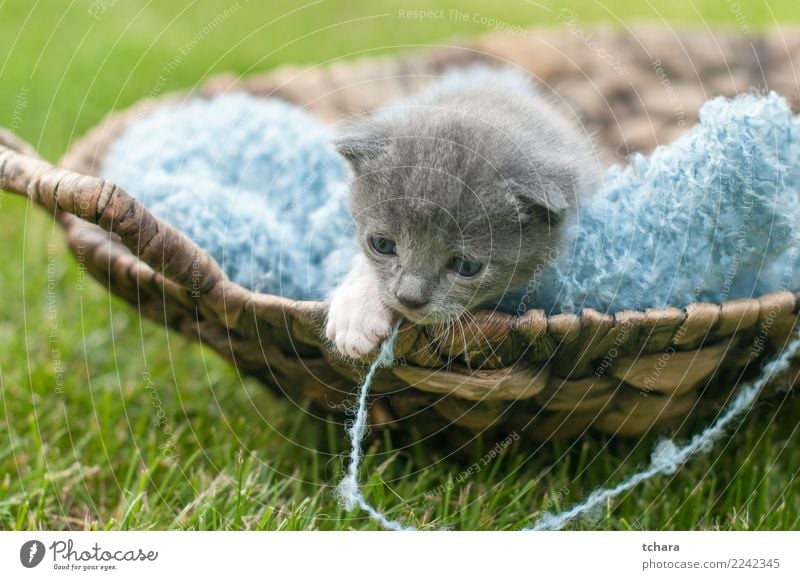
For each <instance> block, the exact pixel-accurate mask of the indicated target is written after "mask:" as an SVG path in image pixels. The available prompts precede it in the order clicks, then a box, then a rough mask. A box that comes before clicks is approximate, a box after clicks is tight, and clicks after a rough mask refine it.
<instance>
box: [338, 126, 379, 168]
mask: <svg viewBox="0 0 800 580" xmlns="http://www.w3.org/2000/svg"><path fill="white" fill-rule="evenodd" d="M333 145H334V147H336V150H337V151H338V152H339V155H341V156H342V157H344V158H345V159H347V161H349V162H350V164H351V165H352V166H353V169H355V170H356V171H359V169H360V167H361V165H362V164H363V163H364V161H368V160H371V159H376V158H377V157H378V156H380V155H381V154H382V153H383V152H384V151H386V147H387V144H386V140H385V139H380V138H376V137H367V136H364V135H348V136H345V137H341V138H339V139H335V140H334V142H333Z"/></svg>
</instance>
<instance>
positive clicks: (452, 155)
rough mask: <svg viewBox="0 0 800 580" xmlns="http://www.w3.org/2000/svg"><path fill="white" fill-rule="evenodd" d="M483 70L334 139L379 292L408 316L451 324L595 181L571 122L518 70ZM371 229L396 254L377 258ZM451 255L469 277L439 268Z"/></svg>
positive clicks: (553, 245)
mask: <svg viewBox="0 0 800 580" xmlns="http://www.w3.org/2000/svg"><path fill="white" fill-rule="evenodd" d="M492 74H493V73H486V74H484V75H477V76H476V78H475V80H474V81H473V82H467V83H463V82H462V83H460V84H456V85H454V86H453V87H450V88H441V87H440V88H434V89H429V90H428V91H426V92H424V93H422V94H421V95H418V96H417V97H414V98H412V99H410V100H409V101H407V102H405V103H403V104H402V105H401V106H399V107H394V108H391V109H386V110H383V111H379V112H377V113H375V114H372V115H370V116H368V117H363V118H360V119H357V120H355V121H353V122H352V123H351V124H350V127H348V129H347V131H346V133H345V135H344V136H343V137H342V138H341V139H339V140H338V141H337V143H336V145H337V149H338V150H339V152H340V153H341V154H342V155H343V156H344V157H345V158H346V159H347V160H348V161H349V162H350V164H351V166H352V168H353V171H354V179H353V182H352V186H351V187H352V195H351V200H350V210H351V213H352V215H353V217H354V220H355V222H356V224H357V230H358V239H359V243H360V245H361V250H362V252H363V253H364V255H365V256H367V257H368V259H369V261H370V263H371V266H372V268H373V270H374V272H375V274H376V276H377V278H378V279H379V280H380V292H381V297H382V299H383V301H384V302H385V303H386V305H388V306H389V307H390V308H391V309H393V310H395V311H397V312H400V313H401V314H403V315H404V316H406V317H408V318H410V319H412V320H415V321H417V322H440V321H445V320H453V319H455V318H457V317H460V316H461V315H462V314H463V313H464V312H466V311H468V310H471V309H473V308H475V307H477V306H479V305H480V304H482V303H484V302H486V301H487V300H488V299H490V298H495V297H498V296H500V295H502V294H503V293H504V292H506V291H509V290H512V289H515V288H517V287H519V286H520V285H522V284H524V283H525V282H526V281H527V280H529V279H530V277H531V276H532V275H533V274H534V272H536V271H537V268H539V269H540V268H541V265H542V264H543V263H544V262H545V261H547V260H548V259H550V258H552V257H554V255H555V253H556V252H557V250H558V247H559V236H560V227H559V225H560V223H561V221H562V218H563V217H564V215H565V213H566V212H568V211H573V210H574V208H575V207H576V206H577V201H578V200H579V199H580V198H581V197H583V196H584V195H587V194H588V193H589V192H591V191H592V190H593V189H595V188H596V187H597V184H598V180H599V175H600V166H599V163H598V161H597V159H596V155H595V151H594V148H593V147H592V144H591V141H590V139H589V137H588V136H587V135H585V133H584V132H583V131H582V130H581V128H580V127H579V126H578V125H577V124H576V123H573V122H571V121H570V120H569V119H568V118H567V117H566V116H564V115H563V114H562V112H561V111H560V110H559V109H558V108H557V107H555V106H554V105H552V104H551V103H550V102H548V101H547V100H546V99H545V98H544V97H542V96H541V95H539V94H537V93H536V92H535V91H534V90H533V88H532V87H531V86H530V85H528V86H527V87H525V86H523V85H524V83H521V82H520V80H519V78H520V77H515V79H514V81H513V82H506V81H507V78H508V77H507V73H505V74H506V76H505V77H503V76H502V75H500V74H499V73H495V74H497V82H492V81H493V78H492ZM525 82H527V81H525ZM371 234H382V235H384V236H387V237H389V238H392V239H393V240H394V241H395V242H396V243H397V255H396V256H383V255H380V254H377V253H376V252H375V251H374V250H373V249H372V248H371V247H370V245H369V243H368V241H367V238H368V236H369V235H371ZM462 253H463V255H465V256H468V257H471V258H473V259H477V260H479V261H481V262H482V263H483V264H484V267H483V270H482V271H481V272H480V274H478V275H477V276H476V277H475V278H462V277H459V276H458V275H457V274H455V273H454V272H452V271H451V270H449V269H448V263H449V261H450V259H451V258H452V257H453V256H454V255H461V254H462ZM398 296H399V298H398ZM400 299H404V300H406V301H407V302H411V303H413V302H419V303H426V305H425V306H423V307H421V308H415V309H410V308H407V307H404V306H403V303H402V302H401V300H400Z"/></svg>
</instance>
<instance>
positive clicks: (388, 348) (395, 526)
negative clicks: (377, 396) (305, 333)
mask: <svg viewBox="0 0 800 580" xmlns="http://www.w3.org/2000/svg"><path fill="white" fill-rule="evenodd" d="M401 322H402V321H398V322H397V323H396V324H395V325H394V329H393V330H392V334H391V335H390V336H389V338H387V339H386V340H384V341H383V344H382V345H381V350H380V353H379V354H378V356H377V357H376V358H375V360H374V361H372V364H371V365H370V367H369V371H368V372H367V374H366V375H365V376H364V380H363V381H362V382H361V386H360V387H359V392H358V404H357V406H356V414H355V418H354V419H353V424H352V425H350V427H349V428H348V429H347V434H348V436H349V437H350V465H349V466H348V467H347V473H346V474H345V476H344V478H343V479H342V481H341V482H340V483H339V486H338V487H337V490H336V491H337V495H338V496H339V501H340V502H341V503H342V505H344V508H345V509H346V510H347V511H352V510H354V509H355V508H356V507H360V508H361V509H362V510H364V511H365V512H367V514H369V517H371V518H372V519H373V520H375V521H377V522H378V523H380V524H381V525H382V526H383V527H384V528H386V529H387V530H393V531H412V530H414V529H415V528H413V527H409V526H404V525H403V524H401V523H399V522H396V521H394V520H390V519H389V518H387V517H386V516H384V515H383V514H382V513H381V512H379V511H378V510H377V509H376V508H375V507H373V506H372V505H371V504H370V503H369V502H368V501H367V500H366V498H365V497H364V494H363V493H362V492H361V486H360V485H359V484H358V471H359V468H360V466H361V460H362V459H363V457H364V453H363V450H362V448H361V445H362V442H363V440H364V435H365V434H366V431H367V396H368V395H369V387H370V385H371V384H372V379H373V378H374V377H375V373H376V372H378V369H379V368H381V367H384V366H389V365H391V364H392V362H393V361H394V344H395V342H396V341H397V334H398V332H399V330H400V323H401Z"/></svg>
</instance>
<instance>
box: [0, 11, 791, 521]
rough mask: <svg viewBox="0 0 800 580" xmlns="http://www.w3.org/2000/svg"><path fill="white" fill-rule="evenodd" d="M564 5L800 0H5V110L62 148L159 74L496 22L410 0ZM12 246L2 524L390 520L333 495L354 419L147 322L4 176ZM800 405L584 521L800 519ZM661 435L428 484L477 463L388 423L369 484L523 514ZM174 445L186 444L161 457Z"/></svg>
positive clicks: (451, 514) (613, 471)
mask: <svg viewBox="0 0 800 580" xmlns="http://www.w3.org/2000/svg"><path fill="white" fill-rule="evenodd" d="M564 7H568V8H570V9H571V10H572V11H573V12H574V13H575V14H577V15H578V16H579V17H580V20H581V22H582V23H583V24H585V25H587V26H589V25H591V23H594V22H601V21H602V22H607V23H610V24H611V25H613V26H620V27H621V26H625V24H627V23H630V22H631V21H634V20H650V21H657V22H664V23H669V24H670V25H674V26H678V25H692V26H700V27H714V26H719V25H727V26H731V27H739V28H740V29H741V28H742V27H743V26H746V27H747V28H749V29H750V30H752V31H754V32H755V31H757V30H759V29H760V28H764V27H770V26H774V25H776V24H777V23H789V22H791V21H797V20H800V10H798V7H797V2H796V0H774V1H769V2H768V1H746V2H745V1H744V0H740V2H738V3H736V2H728V1H724V0H702V1H699V0H696V1H694V2H691V1H690V2H648V1H643V2H642V1H638V0H608V1H606V2H602V3H601V2H591V1H586V2H557V3H556V2H552V1H549V0H543V1H542V2H528V1H523V0H508V1H504V2H496V3H487V2H485V1H478V0H463V1H461V2H455V1H439V0H428V1H426V2H420V1H415V2H389V1H377V2H376V1H367V0H350V1H344V0H342V1H317V2H310V3H308V4H302V3H296V2H256V1H249V2H248V1H245V0H239V1H238V2H228V1H214V2H209V1H206V2H184V1H178V0H160V1H157V2H156V1H151V2H138V1H135V2H134V1H116V0H94V1H88V0H81V1H72V2H66V1H64V2H62V1H58V0H54V1H44V0H35V1H31V0H5V1H3V0H0V45H2V46H3V50H2V51H1V52H0V125H2V126H5V127H8V128H12V129H13V130H14V131H15V132H16V133H17V134H18V135H19V136H21V137H23V138H24V139H26V140H27V141H29V142H30V143H32V144H33V145H34V146H35V147H36V148H37V149H38V150H39V151H40V152H41V154H42V155H43V156H45V157H46V158H48V159H51V160H56V159H58V157H59V156H60V155H61V154H63V153H64V152H65V151H66V149H67V148H68V147H69V145H70V142H71V141H72V140H73V139H75V138H77V137H79V136H81V135H82V134H84V133H85V132H86V131H87V130H88V129H89V128H90V127H92V126H93V125H95V124H97V123H98V122H99V121H100V120H101V119H102V118H103V117H104V115H106V114H107V113H108V112H110V111H112V110H115V109H120V108H123V107H126V106H128V105H130V104H131V103H133V102H135V101H137V100H138V99H140V98H142V97H144V96H146V95H147V94H148V93H151V92H153V91H155V92H158V93H163V92H167V91H170V90H173V89H178V88H185V87H191V86H194V85H196V84H198V83H199V82H201V81H202V80H203V79H204V78H206V77H208V76H209V75H212V74H214V73H218V72H222V71H234V72H235V73H238V74H250V73H255V72H259V71H264V70H268V69H271V68H274V67H276V66H278V65H281V64H284V63H320V62H328V61H331V60H335V59H348V58H353V57H355V56H357V55H363V54H376V53H393V52H400V51H404V50H409V49H411V48H412V47H418V46H420V45H433V44H437V43H441V42H447V41H450V40H452V39H453V38H466V37H470V36H474V35H478V34H481V33H485V32H489V30H487V27H486V26H485V25H484V24H481V22H480V19H469V20H467V21H463V20H459V19H452V18H434V19H420V20H412V19H408V18H401V17H400V16H399V11H401V10H403V11H411V10H418V9H422V10H431V9H443V10H450V9H457V10H461V11H464V12H470V13H479V14H481V15H482V16H485V17H487V18H493V19H496V20H498V21H502V22H506V23H508V24H510V25H519V26H539V25H541V26H545V25H549V24H553V23H555V22H556V20H557V17H558V12H559V10H560V9H562V8H564ZM226 11H228V13H229V14H230V15H229V17H226V18H224V22H222V23H221V24H219V25H218V26H214V27H213V29H211V30H210V31H209V32H207V33H203V32H202V31H203V30H204V27H205V29H206V30H208V28H209V27H208V24H209V23H210V22H213V21H215V19H218V17H219V16H220V15H221V14H223V13H225V12H226ZM476 20H478V21H476ZM193 39H194V40H196V46H195V47H194V48H193V49H192V50H189V51H182V47H185V46H186V44H187V43H189V42H192V41H193ZM177 55H180V58H179V62H178V63H177V64H176V66H174V67H170V68H169V71H168V73H166V74H165V72H164V71H165V69H164V67H165V66H166V65H168V63H170V62H174V59H175V58H176V56H177ZM0 242H2V251H3V259H2V260H0V389H1V391H0V395H1V398H0V529H32V528H47V529H51V528H56V529H61V528H71V529H84V528H89V529H93V528H107V529H118V528H122V529H164V528H192V529H242V528H250V529H350V528H355V529H374V528H375V525H374V524H373V523H371V522H369V521H368V520H366V519H365V518H364V517H363V515H362V514H345V513H344V512H343V511H342V510H341V509H340V508H339V507H338V506H337V504H336V502H335V499H334V497H333V495H332V492H331V488H330V486H329V484H330V483H331V482H333V481H335V480H336V478H337V477H338V474H339V472H340V470H341V465H342V462H341V457H340V456H339V455H338V454H340V453H342V452H343V451H344V441H345V438H344V434H343V432H342V429H341V427H340V426H339V425H337V424H335V423H333V422H330V423H328V424H327V425H325V424H321V423H319V422H315V421H311V420H309V419H308V418H307V416H306V414H305V413H304V412H303V410H302V409H297V408H294V407H293V406H292V405H290V404H288V403H286V402H284V401H280V400H277V399H276V398H274V397H273V396H271V395H270V394H268V393H267V392H265V391H264V390H263V389H262V388H260V386H259V385H257V384H256V383H254V382H253V381H251V380H249V379H243V378H242V377H239V376H238V375H237V374H236V372H235V371H234V370H233V369H232V368H230V367H229V366H228V365H227V364H226V363H224V362H222V361H221V360H219V359H218V358H217V356H216V355H215V354H213V353H211V352H210V351H206V350H204V349H203V348H201V347H199V346H197V345H196V344H194V343H189V342H188V341H186V340H184V339H183V338H182V337H180V336H177V335H176V334H175V333H174V332H172V331H169V330H167V329H164V328H160V327H158V326H157V325H155V324H151V323H146V322H145V323H143V322H141V321H140V319H139V318H138V317H137V315H136V314H135V312H134V311H132V310H131V309H130V308H129V307H128V306H126V305H125V304H123V303H121V302H120V301H118V300H116V299H114V298H111V297H110V296H109V295H108V294H107V293H106V292H105V291H104V290H103V289H102V288H101V287H100V285H99V284H96V283H94V282H93V281H88V282H87V283H86V284H85V285H82V284H80V280H79V277H78V273H77V270H76V267H75V264H74V261H73V259H72V257H71V255H69V254H68V253H67V251H66V249H65V248H66V245H65V243H64V241H63V238H62V235H61V232H60V230H59V229H58V228H57V227H54V225H53V221H52V219H51V218H50V217H49V216H46V215H44V214H43V212H41V211H39V210H38V209H33V208H30V207H29V206H28V205H27V204H26V203H25V202H24V201H23V200H21V199H19V198H16V197H13V196H11V195H8V194H4V195H2V197H0ZM62 382H63V384H62ZM798 411H800V405H798V402H797V401H796V400H790V401H786V400H783V401H781V400H778V401H772V402H770V403H768V404H762V405H760V406H759V408H757V409H756V410H755V411H754V412H753V413H752V414H751V415H750V416H749V417H748V419H747V421H746V423H745V424H744V427H743V428H742V429H739V430H737V432H736V433H735V434H734V435H733V437H732V439H731V440H730V441H729V442H726V443H723V444H722V445H721V446H720V448H719V449H718V450H716V452H715V453H713V454H712V455H710V456H709V457H707V458H703V459H698V460H695V461H694V462H693V463H692V464H691V465H690V466H688V467H687V468H686V469H684V470H682V471H681V472H680V473H679V474H677V475H676V476H675V477H673V478H662V479H660V480H658V481H654V482H652V483H649V484H647V485H644V486H642V487H641V488H639V489H637V490H636V491H635V492H633V493H631V494H629V495H628V496H626V497H625V498H623V499H622V500H621V501H620V502H619V503H617V504H615V505H613V506H609V507H608V510H607V511H606V512H604V513H602V514H598V515H597V519H596V520H595V521H593V522H585V523H582V524H580V525H579V526H578V527H585V528H593V527H599V528H612V529H630V528H633V529H641V528H644V529H694V528H701V529H715V528H723V529H796V528H798V518H800V515H798V514H800V493H798V492H799V491H800V484H798V479H797V472H798V466H800V453H798V450H797V436H796V432H795V429H796V423H797V421H796V417H797V416H798ZM159 413H162V414H163V419H161V418H160V416H159ZM160 421H162V422H160ZM163 421H165V422H166V423H164V422H163ZM165 424H166V425H167V426H168V429H169V432H170V434H169V435H167V434H166V433H165V430H164V429H163V428H161V427H162V426H163V425H165ZM654 442H655V439H654V438H653V437H648V438H645V439H643V440H641V441H613V442H609V441H608V440H607V439H604V438H602V437H599V436H597V437H590V438H586V439H585V440H583V441H582V442H581V443H580V444H579V445H576V446H571V445H570V444H569V443H568V442H563V443H557V444H550V445H548V446H546V447H545V448H541V449H537V450H533V449H530V448H516V447H515V448H514V449H512V450H508V451H507V452H504V453H503V454H502V455H501V456H500V458H498V459H497V460H496V461H495V462H494V463H493V464H492V465H491V469H486V470H483V471H482V472H481V473H480V474H479V475H478V476H476V477H474V478H472V479H471V480H470V481H469V482H467V483H465V484H464V485H457V486H455V488H454V489H453V491H452V492H447V493H445V494H444V495H441V496H438V495H437V496H436V497H435V498H433V499H432V500H425V498H424V497H425V492H426V491H429V490H431V489H435V488H436V487H437V486H439V485H441V484H443V483H446V482H447V481H449V480H450V481H452V478H454V477H456V476H457V475H458V473H459V472H460V471H461V469H462V466H459V465H457V464H454V463H453V462H451V461H448V460H443V461H436V460H435V459H434V460H432V459H431V458H430V457H428V456H427V453H428V452H427V451H425V450H423V449H417V448H412V449H411V450H406V451H403V452H399V453H395V452H393V451H392V448H391V444H390V442H388V441H386V440H380V441H376V442H374V444H373V447H372V448H371V452H372V453H374V454H377V455H376V456H375V457H374V458H373V459H370V460H369V461H368V463H367V464H366V465H365V473H369V474H371V475H370V479H369V481H368V484H369V485H368V487H367V494H368V496H369V498H370V499H371V500H372V501H373V502H374V503H376V504H378V505H381V506H382V507H383V508H384V509H385V510H387V511H388V512H389V513H390V514H392V515H394V516H399V517H405V518H408V519H409V521H410V522H412V523H415V524H417V525H435V526H452V527H455V528H459V529H515V528H518V527H520V526H522V525H524V524H526V523H529V522H530V514H532V513H534V512H536V511H537V510H540V509H558V507H559V506H562V505H565V504H569V503H572V502H575V501H579V500H580V499H581V498H583V497H585V493H586V492H587V490H589V489H591V488H592V486H595V485H603V484H609V483H613V482H615V481H618V480H620V479H621V478H622V477H623V476H624V475H625V474H626V473H629V472H630V471H632V470H633V469H634V468H635V467H636V466H637V465H640V464H641V463H642V462H644V461H646V460H647V457H648V454H649V451H650V450H651V449H652V447H653V444H654ZM165 448H167V449H169V450H171V451H173V452H174V453H175V454H176V455H177V458H176V459H174V460H170V459H166V458H164V453H162V451H163V449H165ZM432 463H433V465H431V464H432Z"/></svg>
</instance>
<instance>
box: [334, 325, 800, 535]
mask: <svg viewBox="0 0 800 580" xmlns="http://www.w3.org/2000/svg"><path fill="white" fill-rule="evenodd" d="M399 328H400V323H399V322H398V323H397V324H396V325H395V327H394V330H393V331H392V334H391V336H390V337H389V338H388V339H387V340H386V341H384V343H383V345H382V346H381V350H380V353H379V354H378V357H377V358H376V359H375V360H374V361H373V363H372V365H371V366H370V368H369V371H368V372H367V374H366V376H365V377H364V381H363V382H362V383H361V387H360V390H359V397H358V405H357V408H356V417H355V420H354V421H353V424H352V425H351V426H350V428H349V429H348V430H347V433H348V435H349V437H350V465H349V466H348V469H347V474H346V475H345V477H344V478H343V479H342V481H341V482H340V483H339V486H338V488H337V490H338V494H339V498H340V500H341V501H342V503H343V505H344V507H345V509H347V511H352V510H353V509H355V508H356V507H360V508H361V509H362V510H364V511H365V512H366V513H367V514H368V515H369V517H371V518H372V519H373V520H375V521H377V522H378V523H380V524H381V525H382V526H383V527H384V528H385V529H387V530H392V531H415V530H416V528H414V527H413V526H406V525H403V524H401V523H400V522H398V521H395V520H391V519H389V518H387V517H386V516H385V515H383V514H382V513H381V512H379V511H378V510H377V509H376V508H375V507H373V506H372V505H370V503H369V502H367V500H366V498H364V494H363V493H362V492H361V487H360V486H359V483H358V473H359V468H360V466H361V460H362V458H363V453H362V449H361V445H362V442H363V439H364V435H365V433H366V427H367V396H368V394H369V388H370V386H371V385H372V380H373V378H374V377H375V373H376V372H377V370H378V369H379V368H381V367H383V366H387V365H390V364H392V361H393V360H394V345H395V342H396V340H397V334H398V330H399ZM799 350H800V335H798V336H795V338H794V339H793V340H792V341H791V342H790V343H789V344H788V345H787V346H786V348H785V349H784V350H783V352H782V353H781V354H780V355H779V356H778V357H777V358H776V359H774V360H773V361H770V362H769V363H767V364H766V365H765V366H764V369H763V370H762V372H761V374H760V375H759V376H758V377H757V378H756V379H755V380H753V381H752V382H751V383H750V384H748V385H747V386H744V387H742V388H741V389H740V391H739V393H738V394H737V395H736V397H735V398H734V399H733V401H732V402H731V403H730V405H728V408H727V409H726V411H725V412H724V413H722V414H721V415H720V416H719V417H718V418H717V420H716V421H714V422H713V423H712V424H711V425H709V426H708V427H706V428H705V429H704V430H703V431H702V432H700V433H698V434H697V435H695V436H693V437H692V438H691V440H690V441H689V443H687V444H686V445H684V446H683V447H678V446H677V445H675V443H674V442H673V441H670V440H668V439H665V440H663V441H661V442H660V443H659V444H658V445H657V446H656V448H655V450H654V451H653V454H652V455H651V457H650V466H649V467H648V468H647V469H645V470H643V471H640V472H638V473H635V474H634V475H631V476H630V477H629V478H628V479H626V480H625V481H623V482H622V483H620V484H618V485H617V486H615V487H612V488H604V489H596V490H594V491H593V492H592V493H591V494H589V498H588V499H587V500H586V501H584V502H583V503H580V504H578V505H575V506H573V507H572V508H570V509H568V510H565V511H563V512H561V513H559V514H544V515H543V516H542V517H541V518H540V519H539V521H538V522H537V523H536V525H534V526H533V527H529V528H523V531H555V530H561V529H563V528H564V526H566V525H567V524H568V523H569V522H571V521H572V520H574V519H576V518H578V517H580V516H582V515H585V514H587V513H589V512H591V511H592V510H593V509H595V508H597V507H599V506H601V505H603V504H605V503H606V502H607V501H608V500H610V499H614V498H616V497H619V496H620V495H621V494H623V493H625V492H626V491H630V490H631V489H633V488H634V487H636V486H637V485H639V484H640V483H642V482H644V481H647V480H648V479H652V478H653V477H655V476H657V475H670V474H673V473H675V472H676V471H677V470H678V469H679V468H680V467H681V466H682V465H683V464H684V463H686V462H687V461H688V460H689V459H691V458H692V457H694V456H695V455H697V454H699V453H704V452H708V451H710V450H711V449H712V447H713V446H714V444H715V443H716V442H717V441H718V440H719V439H720V438H722V436H723V435H724V434H725V432H726V430H727V428H728V427H729V426H730V424H731V423H733V421H734V420H736V419H737V418H738V417H739V416H740V415H742V414H743V413H744V412H746V411H747V410H749V409H751V408H752V406H753V403H755V401H756V399H757V398H758V395H759V394H760V393H761V391H762V390H763V389H764V387H765V386H766V385H767V383H769V381H770V379H772V377H773V376H774V375H776V374H778V373H780V372H783V371H785V370H786V369H787V368H788V367H789V363H790V361H791V359H792V357H793V356H794V355H795V354H797V352H798V351H799Z"/></svg>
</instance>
